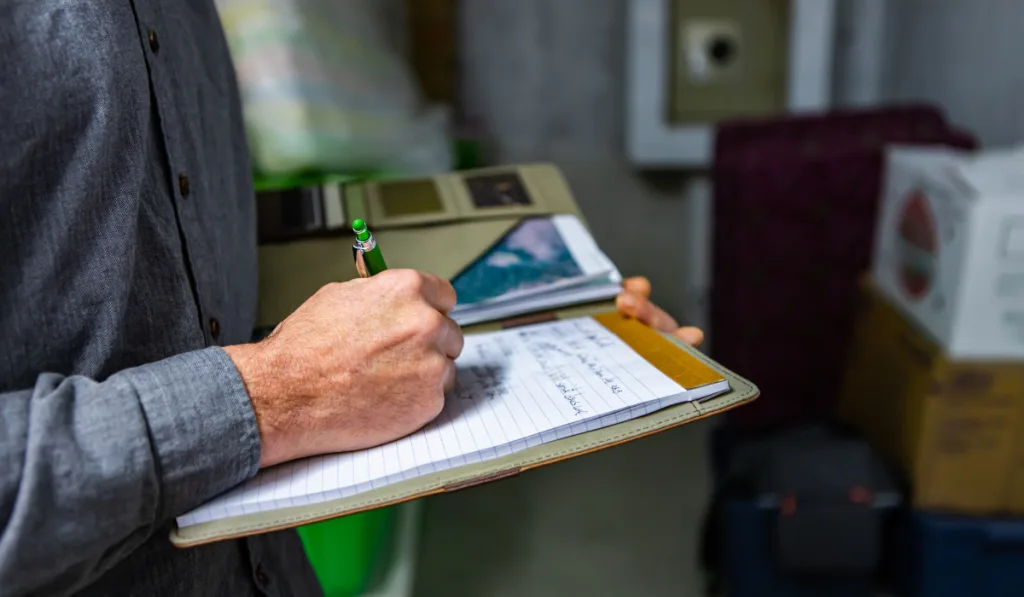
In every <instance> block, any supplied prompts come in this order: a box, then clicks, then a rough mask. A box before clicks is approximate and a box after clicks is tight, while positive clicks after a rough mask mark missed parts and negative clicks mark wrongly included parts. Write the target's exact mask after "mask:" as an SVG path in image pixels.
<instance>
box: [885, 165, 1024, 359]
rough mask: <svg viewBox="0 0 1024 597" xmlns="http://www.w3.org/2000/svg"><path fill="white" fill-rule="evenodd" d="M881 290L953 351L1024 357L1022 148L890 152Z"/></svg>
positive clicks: (965, 356) (956, 356)
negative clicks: (973, 151)
mask: <svg viewBox="0 0 1024 597" xmlns="http://www.w3.org/2000/svg"><path fill="white" fill-rule="evenodd" d="M882 193H883V194H882V201H881V205H880V209H879V219H878V225H877V229H876V232H875V255H874V265H873V268H872V272H873V275H874V276H875V279H876V280H877V281H878V284H879V287H880V288H881V289H882V291H883V292H884V293H885V294H886V295H887V296H889V297H890V299H891V300H893V301H894V302H895V303H896V304H897V305H898V306H899V307H900V309H902V310H903V311H904V312H905V313H906V314H908V315H909V316H910V317H911V318H912V319H913V320H915V321H917V322H919V323H920V324H921V325H922V327H923V328H924V329H925V330H927V332H928V333H930V334H931V335H932V336H933V337H934V338H935V339H936V340H938V341H939V343H940V344H941V345H942V346H943V347H944V348H945V350H946V352H947V353H948V354H949V355H950V356H951V357H952V358H954V359H958V360H963V359H977V360H1015V359H1016V360H1024V148H1022V149H1013V150H1001V151H988V152H979V153H969V152H962V151H958V150H954V149H940V148H914V147H895V148H892V149H890V150H889V153H888V160H887V165H886V174H885V183H884V186H883V192H882Z"/></svg>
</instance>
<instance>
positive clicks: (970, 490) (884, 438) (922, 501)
mask: <svg viewBox="0 0 1024 597" xmlns="http://www.w3.org/2000/svg"><path fill="white" fill-rule="evenodd" d="M862 293H863V297H862V305H861V307H862V311H861V313H860V320H859V322H858V325H857V330H856V332H855V335H854V344H853V346H852V350H851V351H850V359H849V367H848V369H847V372H846V376H845V381H844V386H843V391H842V395H841V397H840V401H839V415H840V418H842V419H843V420H845V421H847V422H850V423H853V424H854V425H855V426H856V427H858V428H860V429H861V430H862V431H864V432H865V433H866V434H867V436H868V437H869V438H870V439H871V441H872V442H874V444H875V446H876V447H877V448H878V449H879V450H881V451H882V452H883V453H884V454H886V455H887V456H888V457H889V458H891V459H893V461H894V462H897V463H899V464H901V465H902V466H903V467H904V470H905V471H906V472H907V474H908V477H909V479H910V481H911V484H912V489H913V501H914V504H915V505H916V506H919V507H923V508H929V509H935V510H948V511H953V512H961V513H971V514H993V513H1017V514H1024V364H1020V363H1005V362H1001V363H984V362H959V363H957V362H952V361H950V360H949V358H948V357H947V356H946V355H945V354H944V353H943V351H942V350H941V349H940V348H939V346H938V345H937V344H936V343H935V342H934V341H932V340H931V339H930V338H928V337H927V336H926V335H925V334H923V333H922V332H921V331H920V330H919V329H918V328H917V326H916V325H914V324H912V323H911V322H909V321H907V320H906V318H905V317H903V316H902V314H901V313H900V312H899V311H898V310H897V309H896V308H895V307H893V306H892V304H891V303H890V302H889V300H888V299H887V298H886V297H885V296H884V295H882V294H881V293H880V292H879V290H878V288H877V286H876V285H875V284H874V283H873V282H872V281H870V280H868V279H865V281H864V284H863V289H862Z"/></svg>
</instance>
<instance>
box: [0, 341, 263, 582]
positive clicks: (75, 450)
mask: <svg viewBox="0 0 1024 597" xmlns="http://www.w3.org/2000/svg"><path fill="white" fill-rule="evenodd" d="M259 458H260V444H259V434H258V431H257V427H256V420H255V416H254V414H253V411H252V406H251V403H250V402H249V398H248V394H247V393H246V391H245V387H244V385H243V383H242V380H241V378H240V377H239V375H238V372H237V370H236V369H235V367H234V364H233V363H232V362H231V360H230V359H229V358H228V356H227V354H226V353H225V352H224V351H223V349H221V348H219V347H213V348H207V349H204V350H199V351H195V352H190V353H185V354H182V355H178V356H174V357H171V358H168V359H165V360H163V361H159V362H156V363H152V364H148V365H144V366H141V367H136V368H132V369H127V370H125V371H122V372H119V373H116V374H114V375H112V376H110V377H109V378H107V379H106V380H105V381H103V382H102V383H97V382H96V381H93V380H91V379H87V378H83V377H77V376H70V377H64V376H60V375H55V374H43V375H40V376H39V378H38V381H37V382H36V385H35V387H34V388H32V389H26V390H24V391H18V392H13V393H7V394H2V395H0V459H2V461H3V465H2V466H0V492H2V493H0V521H2V523H3V527H2V536H0V584H2V585H3V586H4V591H8V590H12V589H13V592H14V593H15V594H20V593H21V591H32V590H37V591H38V590H40V589H43V588H49V589H54V588H57V587H70V586H76V585H80V583H81V582H83V581H88V580H91V579H94V578H95V577H97V576H98V575H99V574H101V573H102V572H104V571H105V570H107V569H109V568H110V567H111V566H112V565H113V564H115V563H116V562H117V561H118V560H119V559H121V558H122V557H124V556H125V555H127V554H128V553H130V552H131V550H132V549H134V548H135V547H137V546H138V545H139V544H140V543H141V542H142V541H144V540H145V539H146V538H148V537H149V535H150V534H151V533H152V532H153V530H154V528H155V527H157V526H159V525H161V524H162V523H164V522H166V521H167V520H168V519H169V518H171V517H173V516H175V515H177V514H181V513H183V512H185V511H186V510H188V509H190V508H192V507H195V506H197V505H199V504H200V503H201V502H203V501H204V500H206V499H208V498H211V497H213V496H214V495H216V494H217V493H220V492H222V491H224V490H226V489H228V488H230V487H232V486H233V485H236V484H237V483H239V482H241V481H243V480H245V479H246V478H248V477H250V476H252V475H253V474H255V472H256V470H257V468H258V465H259ZM12 583H17V584H18V585H21V586H13V585H12Z"/></svg>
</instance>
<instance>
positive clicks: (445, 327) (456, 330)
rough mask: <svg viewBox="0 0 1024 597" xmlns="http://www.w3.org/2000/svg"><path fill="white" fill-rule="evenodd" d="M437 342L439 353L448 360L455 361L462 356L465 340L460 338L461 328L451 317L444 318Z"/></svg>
mask: <svg viewBox="0 0 1024 597" xmlns="http://www.w3.org/2000/svg"><path fill="white" fill-rule="evenodd" d="M438 340H439V347H440V348H441V351H442V352H443V353H444V355H445V356H446V357H448V358H449V359H456V358H458V356H459V355H460V354H462V347H463V345H464V344H465V338H463V336H462V328H460V327H459V324H457V323H455V320H453V319H452V318H451V317H445V318H444V322H443V323H442V327H441V332H440V334H439V335H438Z"/></svg>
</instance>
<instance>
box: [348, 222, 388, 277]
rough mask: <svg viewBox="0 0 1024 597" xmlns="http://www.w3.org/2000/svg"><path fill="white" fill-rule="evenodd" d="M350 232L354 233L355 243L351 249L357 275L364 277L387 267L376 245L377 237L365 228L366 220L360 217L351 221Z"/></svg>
mask: <svg viewBox="0 0 1024 597" xmlns="http://www.w3.org/2000/svg"><path fill="white" fill-rule="evenodd" d="M352 232H355V233H356V244H355V245H353V246H352V250H353V252H354V253H355V258H356V269H357V270H358V271H359V275H360V276H362V277H364V278H366V277H368V276H373V275H375V274H379V273H381V272H382V271H384V270H386V269H388V265H387V264H386V263H384V255H382V254H381V252H380V246H378V245H377V239H375V238H373V233H371V232H370V231H369V230H367V229H366V222H364V221H363V220H361V219H359V220H355V221H353V222H352Z"/></svg>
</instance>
